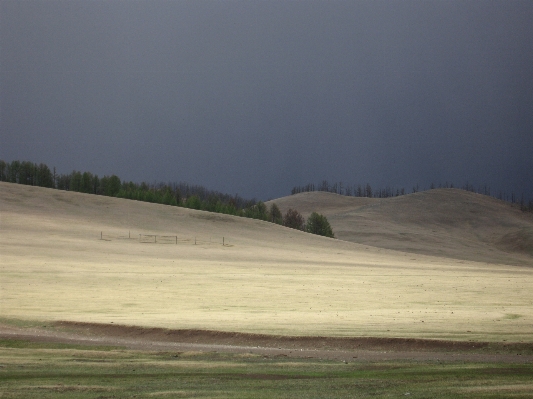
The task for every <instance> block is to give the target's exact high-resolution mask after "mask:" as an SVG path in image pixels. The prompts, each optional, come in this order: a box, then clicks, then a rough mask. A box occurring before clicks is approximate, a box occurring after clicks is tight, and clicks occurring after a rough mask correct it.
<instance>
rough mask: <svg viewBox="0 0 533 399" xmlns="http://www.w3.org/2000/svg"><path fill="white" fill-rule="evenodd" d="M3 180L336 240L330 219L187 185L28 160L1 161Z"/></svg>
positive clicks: (1, 179) (0, 172)
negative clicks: (62, 169) (210, 214)
mask: <svg viewBox="0 0 533 399" xmlns="http://www.w3.org/2000/svg"><path fill="white" fill-rule="evenodd" d="M0 181H4V182H10V183H17V184H26V185H31V186H40V187H47V188H55V189H58V190H67V191H75V192H80V193H86V194H95V195H105V196H109V197H117V198H124V199H130V200H136V201H143V202H151V203H157V204H164V205H170V206H180V207H185V208H190V209H196V210H203V211H209V212H216V213H223V214H228V215H234V216H241V217H247V218H252V219H258V220H263V221H267V222H271V223H276V224H280V225H283V226H286V227H290V228H294V229H298V230H302V231H307V232H309V233H313V234H319V235H323V236H326V237H334V235H333V231H332V230H331V226H330V225H329V223H328V221H327V219H326V218H325V217H324V216H322V215H319V214H316V213H313V214H312V215H311V216H310V217H309V219H308V220H307V221H305V219H304V218H303V216H302V215H301V214H300V213H299V212H298V211H297V210H294V209H289V210H288V211H287V213H286V214H285V215H283V214H282V213H281V211H280V209H279V208H278V206H277V205H276V204H272V205H271V206H270V207H269V208H267V206H266V205H265V203H263V202H262V201H256V200H255V199H251V200H247V199H244V198H242V197H240V196H239V195H229V194H224V193H221V192H219V191H215V190H209V189H207V188H205V187H203V186H200V185H190V184H188V183H155V184H147V183H145V182H142V183H134V182H132V181H129V182H126V181H121V180H120V178H119V177H118V176H116V175H111V176H103V177H98V175H95V174H92V173H91V172H83V173H82V172H80V171H76V170H74V171H72V172H71V173H68V174H57V173H56V170H55V168H53V169H50V168H49V167H48V166H47V165H45V164H43V163H40V164H36V163H32V162H26V161H23V162H21V161H12V162H10V163H8V162H5V161H3V160H0Z"/></svg>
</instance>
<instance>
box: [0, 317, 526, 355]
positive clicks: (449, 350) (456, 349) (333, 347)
mask: <svg viewBox="0 0 533 399" xmlns="http://www.w3.org/2000/svg"><path fill="white" fill-rule="evenodd" d="M0 338H1V339H16V340H25V341H31V342H54V343H66V344H79V345H89V346H91V345H99V346H102V345H105V346H118V347H125V348H128V349H134V350H143V351H146V350H147V351H158V352H159V351H168V352H171V353H173V355H174V356H179V353H180V352H186V351H195V352H223V353H253V354H259V355H263V356H265V357H272V358H279V357H288V358H314V359H327V360H339V361H344V362H354V361H359V362H360V361H363V362H364V361H387V360H407V361H435V362H489V363H492V362H495V363H496V362H497V363H514V364H525V363H533V354H532V353H533V344H531V343H508V344H504V343H486V342H454V341H439V340H420V339H401V338H371V337H362V338H337V337H286V336H274V335H259V334H243V333H230V332H221V331H201V330H169V329H162V328H142V327H136V326H121V325H110V324H95V323H78V322H66V321H62V322H55V323H51V324H50V325H48V326H43V327H39V328H35V327H33V328H20V327H13V326H9V325H4V324H0Z"/></svg>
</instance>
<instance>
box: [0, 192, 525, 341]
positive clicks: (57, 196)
mask: <svg viewBox="0 0 533 399" xmlns="http://www.w3.org/2000/svg"><path fill="white" fill-rule="evenodd" d="M421 194H423V193H421ZM437 194H438V193H437ZM444 194H445V195H444ZM467 194H468V193H467ZM447 196H448V191H446V190H444V193H443V198H445V201H444V203H445V204H448V203H449V202H453V201H454V200H453V198H448V197H447ZM424 198H425V197H423V196H406V197H405V198H403V199H402V200H403V201H412V202H413V203H414V204H415V205H416V206H415V208H417V207H418V208H424V207H425V206H426V205H424V201H425V200H424ZM469 198H470V197H469ZM343 200H344V199H343ZM348 200H351V199H348ZM394 200H396V199H394ZM398 200H399V199H398ZM474 200H477V197H472V198H470V199H469V201H474ZM488 200H490V201H492V199H490V198H489V199H488ZM316 201H318V202H320V201H319V200H316ZM367 201H368V200H367ZM432 201H433V202H435V201H436V200H435V199H432ZM458 201H459V204H456V205H454V204H453V203H451V204H448V205H446V206H450V207H452V208H453V209H459V208H461V206H466V205H461V204H462V202H461V201H463V202H464V201H466V200H465V199H464V198H463V197H460V199H459V200H458ZM328 203H329V199H328ZM400 205H401V204H400ZM400 205H398V212H400V211H401V210H402V209H404V208H402V206H403V205H402V206H400ZM500 205H501V204H500ZM387 206H389V205H387V204H386V203H383V205H382V207H387ZM410 206H411V205H410ZM413 206H414V205H413ZM480 206H481V205H476V204H474V206H473V207H474V208H476V209H478V207H480ZM429 208H431V207H429ZM429 208H428V209H429ZM479 209H484V208H479ZM319 210H320V209H319ZM500 211H501V209H500V208H498V207H497V208H496V210H495V211H494V212H492V213H490V212H489V211H488V210H487V213H486V214H482V215H480V216H479V218H481V219H475V220H478V222H475V220H474V219H471V220H470V221H469V222H468V223H469V224H470V225H474V224H475V223H482V221H483V220H487V219H491V220H492V219H494V218H496V219H497V218H498V213H499V212H500ZM514 211H515V210H513V209H511V211H510V212H511V213H512V212H514ZM391 212H393V211H391ZM427 212H429V211H427ZM501 212H503V211H501ZM430 216H431V215H429V214H428V215H427V217H426V219H425V221H424V223H419V225H420V226H419V230H416V231H415V233H417V234H418V235H420V236H423V235H424V234H426V232H427V229H428V228H429V229H433V228H435V229H436V230H437V231H440V230H438V229H440V228H441V225H440V224H439V223H441V224H443V223H444V222H442V221H441V222H439V220H441V219H442V218H444V219H445V220H448V218H450V219H452V221H449V222H446V223H448V224H450V225H453V224H454V223H457V225H458V226H459V227H457V228H455V229H454V230H453V235H454V240H455V241H452V242H451V243H449V242H448V241H446V242H447V244H446V245H448V246H450V247H453V246H454V245H455V244H454V243H455V242H461V241H464V242H467V243H468V242H473V244H471V245H472V248H473V249H472V248H469V247H468V245H466V244H461V245H459V244H457V245H458V249H457V251H459V252H458V253H459V255H461V256H459V255H458V256H451V255H450V256H435V255H438V254H439V251H437V249H435V248H438V247H439V246H438V245H437V246H433V247H432V246H429V245H428V248H429V249H428V251H430V252H431V251H434V253H433V254H432V255H430V254H421V253H413V252H412V251H411V250H412V248H411V247H409V248H405V250H402V251H400V250H391V249H387V248H386V247H387V245H388V243H389V242H390V240H391V238H390V237H389V236H384V237H383V238H382V239H381V240H382V241H379V240H378V238H375V240H376V242H375V243H374V244H375V245H374V246H371V245H366V244H358V243H353V242H348V241H342V240H333V239H327V238H323V237H318V236H313V235H310V234H306V233H303V232H299V231H295V230H291V229H286V228H283V227H280V226H277V225H273V224H270V223H266V222H260V221H256V220H250V219H244V218H238V217H232V216H225V215H218V214H211V213H208V212H201V211H193V210H188V209H183V208H177V207H168V206H163V205H157V204H148V203H141V202H136V201H128V200H120V199H116V198H108V197H100V196H94V195H85V194H80V193H70V192H62V191H57V190H50V189H44V188H38V187H28V186H22V185H16V184H8V183H0V225H1V229H0V316H2V317H3V318H5V319H12V320H41V321H45V322H53V321H60V320H68V321H76V322H84V323H98V324H102V323H103V324H111V323H113V324H120V325H131V326H139V327H148V328H168V329H172V330H211V331H221V332H240V333H248V334H268V335H278V336H326V337H365V336H366V337H377V338H379V337H381V338H388V337H397V338H411V339H432V340H444V341H450V340H453V341H480V342H485V341H487V342H498V341H501V342H503V341H504V340H507V342H520V341H523V342H531V341H533V339H532V331H533V306H531V305H532V304H533V267H531V266H532V265H533V262H532V261H531V257H530V256H529V255H528V254H527V253H523V252H520V251H521V250H520V251H514V252H505V251H502V250H500V249H497V248H496V247H494V248H496V249H494V251H496V252H494V253H495V254H496V255H494V258H493V259H491V261H490V262H489V261H485V260H483V259H485V258H486V256H485V255H480V254H479V251H480V248H482V247H481V246H480V245H488V244H486V243H485V244H479V242H482V243H483V242H485V241H483V240H485V238H483V237H485V236H483V237H482V239H481V238H480V239H479V240H481V241H479V240H478V241H479V242H478V241H469V240H470V239H471V237H472V234H474V233H472V230H469V229H467V228H460V227H461V226H462V225H461V223H462V222H461V219H460V218H459V219H453V214H449V213H444V214H443V213H438V212H437V213H435V214H434V215H433V216H431V217H430ZM461 217H462V216H461ZM505 217H507V216H505ZM521 217H522V216H521V215H519V216H517V218H521ZM395 218H397V219H398V218H400V219H401V217H400V215H396V216H395ZM407 219H409V218H407ZM395 220H396V219H395ZM454 220H455V221H454ZM506 220H507V219H506ZM520 220H521V222H520V223H524V226H526V227H524V229H527V226H528V225H527V223H529V222H528V220H529V219H527V218H526V219H523V220H522V219H520ZM376 223H378V222H376ZM384 223H385V221H383V220H382V221H380V222H379V223H378V224H380V226H381V227H380V229H386V227H385V225H384ZM391 223H392V222H391ZM394 223H396V224H394ZM394 223H393V224H392V225H391V227H390V229H391V231H392V230H393V231H396V232H397V234H400V231H399V230H398V229H400V227H401V223H399V222H394ZM406 223H407V222H406ZM502 223H503V222H502ZM509 223H511V222H509ZM512 223H515V222H512ZM512 223H511V224H512ZM516 223H518V222H516ZM444 224H445V223H444ZM512 225H513V226H514V224H512ZM406 226H407V227H406V229H407V230H408V233H409V234H414V233H413V230H412V229H415V227H416V226H415V224H413V223H411V224H408V223H407V225H406ZM432 226H433V227H432ZM369 228H370V227H369ZM501 228H502V229H504V230H505V229H506V228H508V226H507V227H506V225H505V224H502V226H501ZM509 228H511V227H509ZM512 228H514V227H512ZM521 228H522V227H521ZM354 229H355V227H354ZM395 229H396V230H395ZM360 230H361V228H360V227H357V229H355V230H354V231H356V233H354V234H358V233H357V232H358V231H360ZM463 231H464V232H465V233H464V234H463V233H462V232H463ZM474 231H476V232H478V230H474ZM524 231H525V230H524ZM101 234H102V236H101ZM139 234H157V235H160V236H162V235H168V236H174V237H177V243H176V240H175V241H174V242H173V243H172V240H169V241H167V242H170V243H167V244H164V243H162V242H161V241H159V242H157V243H148V242H142V241H139ZM443 234H444V233H443ZM462 234H463V235H462ZM476 234H477V233H476ZM479 234H481V233H479ZM491 234H492V233H491ZM505 234H508V233H505ZM509 234H510V233H509ZM481 236H482V235H480V237H481ZM101 237H102V238H103V239H100V238H101ZM128 237H129V238H128ZM376 237H378V236H376ZM441 238H442V240H444V239H445V237H444V236H443V237H441ZM526 238H527V237H526ZM223 240H224V244H225V245H222V242H223ZM195 241H196V245H195ZM511 241H512V240H511ZM526 241H527V240H526ZM423 242H424V241H423V240H422V239H420V240H419V241H418V244H417V245H422V243H423ZM511 244H512V243H511ZM511 244H509V245H511ZM398 245H399V244H398ZM469 245H470V244H469ZM443 246H445V245H444V244H443ZM431 248H434V249H431ZM506 254H507V255H506ZM441 255H442V254H441ZM471 258H473V259H471Z"/></svg>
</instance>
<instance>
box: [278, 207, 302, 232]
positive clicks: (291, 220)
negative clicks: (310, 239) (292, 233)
mask: <svg viewBox="0 0 533 399" xmlns="http://www.w3.org/2000/svg"><path fill="white" fill-rule="evenodd" d="M304 224H305V220H304V217H303V216H302V215H301V214H300V212H298V211H297V210H296V209H289V210H288V211H287V213H286V214H285V216H284V217H283V225H284V226H285V227H290V228H291V229H296V230H303V229H304Z"/></svg>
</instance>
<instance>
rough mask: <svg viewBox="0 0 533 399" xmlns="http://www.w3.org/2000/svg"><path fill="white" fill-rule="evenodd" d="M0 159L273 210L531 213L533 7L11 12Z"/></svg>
mask: <svg viewBox="0 0 533 399" xmlns="http://www.w3.org/2000/svg"><path fill="white" fill-rule="evenodd" d="M0 7H1V8H0V22H1V24H0V44H1V53H0V61H1V70H0V79H1V80H0V84H1V86H0V89H1V98H0V101H1V103H0V105H1V109H0V112H1V114H0V132H1V142H0V158H3V159H6V160H13V159H21V160H31V161H36V162H46V163H48V164H49V165H55V166H56V167H57V168H58V170H60V171H63V172H68V171H70V170H72V169H81V170H90V171H93V172H95V173H98V174H100V175H103V174H111V173H116V174H118V175H119V176H121V177H122V178H123V179H128V180H129V179H131V180H134V181H141V180H145V181H149V182H151V181H154V180H159V181H189V182H192V183H198V184H203V185H206V186H208V187H210V188H213V189H218V190H221V191H225V192H230V193H235V192H238V193H239V194H241V195H243V196H248V197H252V196H255V197H258V198H263V199H267V198H270V197H277V196H282V195H285V194H287V193H288V192H289V191H290V189H291V187H292V186H294V185H299V184H304V183H307V182H309V181H312V182H317V181H319V180H321V179H330V180H336V181H344V182H345V183H359V182H361V183H364V182H367V181H368V182H370V183H372V184H373V185H376V186H385V185H389V186H397V187H398V186H399V187H402V186H403V187H406V188H410V187H412V186H413V185H414V184H416V183H420V185H422V186H427V187H429V185H430V184H431V182H445V181H453V182H455V184H463V183H464V182H466V181H469V182H470V183H473V184H476V185H483V184H487V185H490V186H491V187H493V189H501V190H506V191H515V192H525V193H527V194H528V195H531V196H532V197H533V187H532V186H533V184H532V183H533V173H532V171H533V156H532V155H531V154H533V112H532V111H531V110H532V109H533V74H532V71H533V24H531V21H532V20H533V3H531V2H530V1H509V2H503V1H495V2H491V1H485V2H479V1H447V2H440V1H434V2H433V1H402V2H398V1H360V2H353V1H346V2H343V1H336V2H326V1H306V2H292V1H269V2H245V1H242V2H241V1H225V2H214V1H213V2H207V1H205V2H203V1H202V2H198V1H191V2H175V1H160V0H155V1H118V0H117V1H112V2H111V1H91V2H87V1H69V2H65V1H53V0H47V1H33V0H28V1H24V2H21V1H10V0H9V1H6V0H1V1H0Z"/></svg>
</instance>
